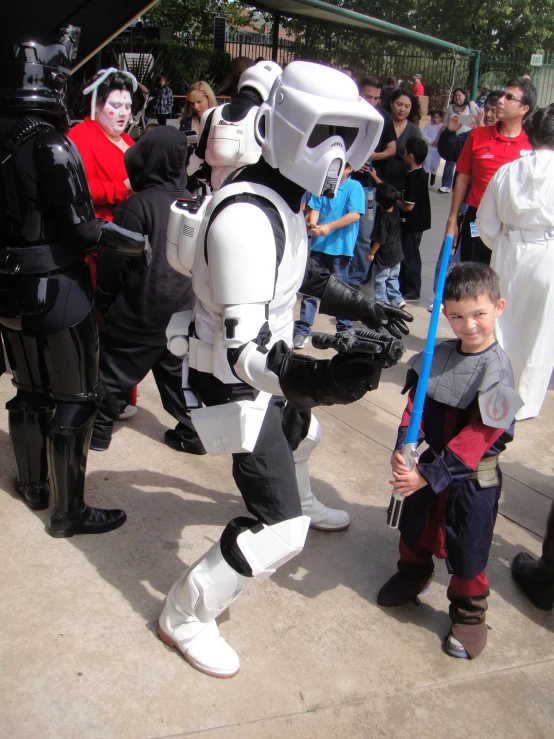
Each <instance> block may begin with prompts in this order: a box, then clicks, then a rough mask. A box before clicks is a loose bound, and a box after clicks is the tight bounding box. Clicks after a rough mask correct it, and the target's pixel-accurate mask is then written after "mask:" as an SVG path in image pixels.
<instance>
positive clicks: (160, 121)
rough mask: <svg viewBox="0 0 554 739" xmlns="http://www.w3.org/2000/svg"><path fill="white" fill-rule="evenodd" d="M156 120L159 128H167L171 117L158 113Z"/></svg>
mask: <svg viewBox="0 0 554 739" xmlns="http://www.w3.org/2000/svg"><path fill="white" fill-rule="evenodd" d="M156 118H157V119H158V126H165V125H166V121H167V119H168V118H169V115H168V114H167V113H156Z"/></svg>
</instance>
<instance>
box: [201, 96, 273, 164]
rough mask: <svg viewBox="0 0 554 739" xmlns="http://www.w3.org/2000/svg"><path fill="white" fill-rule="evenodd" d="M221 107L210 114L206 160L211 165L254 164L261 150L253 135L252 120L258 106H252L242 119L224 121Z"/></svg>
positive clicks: (254, 117)
mask: <svg viewBox="0 0 554 739" xmlns="http://www.w3.org/2000/svg"><path fill="white" fill-rule="evenodd" d="M222 108H223V106H220V107H219V108H216V109H215V111H214V114H213V116H212V120H211V125H210V132H209V134H208V143H207V145H206V157H205V159H206V162H207V163H208V164H209V165H210V166H211V167H233V168H238V167H242V166H244V165H246V164H255V163H256V162H257V161H258V159H259V158H260V156H261V153H262V150H261V147H260V145H259V144H258V142H257V141H256V137H255V135H254V121H255V119H256V113H257V112H258V107H257V106H254V107H252V108H251V109H250V110H249V111H248V113H247V114H246V116H245V117H244V118H243V119H242V121H236V122H234V123H232V122H229V121H224V120H223V117H222Z"/></svg>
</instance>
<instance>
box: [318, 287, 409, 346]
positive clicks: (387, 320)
mask: <svg viewBox="0 0 554 739" xmlns="http://www.w3.org/2000/svg"><path fill="white" fill-rule="evenodd" d="M319 312H320V313H325V314H327V315H329V316H340V317H341V318H346V319H347V320H350V321H362V323H364V324H365V325H366V326H367V327H368V328H371V329H375V330H376V331H379V330H380V329H382V328H386V329H387V330H388V331H389V332H390V333H391V335H392V336H394V337H396V338H397V339H401V338H402V334H407V333H409V331H408V327H407V326H406V323H405V322H406V321H408V322H410V321H413V320H414V317H413V316H412V315H411V314H410V313H407V312H406V311H405V310H402V309H401V308H395V307H394V306H393V305H390V304H389V303H383V302H382V301H380V300H370V299H369V298H366V296H365V295H364V294H363V293H362V292H360V291H359V290H355V289H354V288H353V287H350V285H346V284H345V283H344V282H341V281H340V280H339V279H338V277H336V276H335V275H331V277H330V278H329V280H328V281H327V285H326V286H325V290H324V291H323V295H322V296H321V302H320V305H319Z"/></svg>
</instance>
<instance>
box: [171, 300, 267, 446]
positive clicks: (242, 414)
mask: <svg viewBox="0 0 554 739" xmlns="http://www.w3.org/2000/svg"><path fill="white" fill-rule="evenodd" d="M191 316H192V311H183V312H182V313H180V314H175V316H174V317H173V318H172V320H171V322H170V324H169V326H168V330H167V331H166V335H167V337H168V340H169V349H170V351H171V349H172V346H171V344H172V342H174V341H175V339H176V338H178V339H179V344H178V346H179V348H180V351H179V354H178V356H182V357H183V392H184V393H185V397H186V398H187V397H188V393H194V388H190V387H189V380H188V373H189V369H193V370H196V371H197V372H205V373H207V374H210V375H213V373H214V350H213V344H209V343H208V342H206V341H202V340H201V339H199V338H197V337H196V336H194V323H191ZM183 340H184V341H185V342H186V344H188V347H187V346H186V345H185V343H184V342H183ZM185 352H187V353H186V354H185ZM270 400H271V393H264V392H259V393H258V394H257V396H256V398H255V399H254V400H238V401H235V402H233V403H222V404H219V405H211V406H207V407H200V408H194V407H191V405H190V404H189V413H190V418H191V421H192V422H193V424H194V428H195V429H196V432H197V433H198V436H199V437H200V440H201V441H202V444H203V445H204V448H205V449H206V451H207V452H208V454H244V453H245V452H251V451H253V449H254V447H255V446H256V442H257V440H258V436H259V435H260V430H261V428H262V424H263V421H264V418H265V414H266V411H267V407H268V405H269V401H270Z"/></svg>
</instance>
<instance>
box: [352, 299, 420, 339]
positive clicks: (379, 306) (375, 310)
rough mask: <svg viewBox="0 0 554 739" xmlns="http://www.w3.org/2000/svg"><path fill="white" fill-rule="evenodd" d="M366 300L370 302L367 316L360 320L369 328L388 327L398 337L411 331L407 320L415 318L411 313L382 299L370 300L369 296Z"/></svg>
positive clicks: (409, 321) (392, 334) (410, 320)
mask: <svg viewBox="0 0 554 739" xmlns="http://www.w3.org/2000/svg"><path fill="white" fill-rule="evenodd" d="M366 300H367V302H368V306H367V316H366V317H365V318H361V319H360V320H361V321H362V322H363V323H364V324H365V325H366V326H367V327H368V328H373V329H379V328H386V329H387V331H388V332H389V333H390V334H391V336H394V337H395V338H396V339H401V338H402V335H404V336H407V335H408V334H409V333H410V331H409V329H408V327H407V326H406V321H408V323H411V322H412V321H413V320H414V317H413V316H412V314H411V313H408V312H407V311H405V310H402V308H397V307H396V306H395V305H391V303H385V302H383V301H382V300H370V299H369V298H366Z"/></svg>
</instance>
